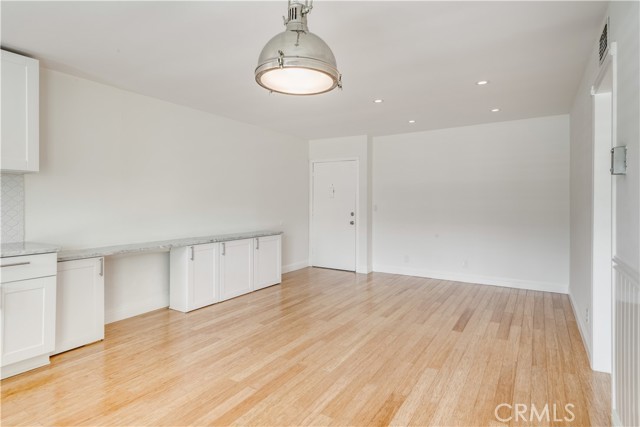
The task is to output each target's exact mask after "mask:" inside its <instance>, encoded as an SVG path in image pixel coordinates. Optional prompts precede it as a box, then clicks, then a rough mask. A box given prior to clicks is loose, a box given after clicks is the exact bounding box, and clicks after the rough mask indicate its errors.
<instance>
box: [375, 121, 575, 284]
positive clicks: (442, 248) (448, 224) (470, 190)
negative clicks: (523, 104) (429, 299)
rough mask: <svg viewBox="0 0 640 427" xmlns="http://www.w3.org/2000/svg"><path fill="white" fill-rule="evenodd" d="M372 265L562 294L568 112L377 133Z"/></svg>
mask: <svg viewBox="0 0 640 427" xmlns="http://www.w3.org/2000/svg"><path fill="white" fill-rule="evenodd" d="M373 269H374V271H384V272H392V273H402V274H412V275H418V276H427V277H435V278H444V279H451V280H459V281H467V282H475V283H485V284H493V285H500V286H512V287H522V288H530V289H539V290H547V291H555V292H565V293H566V292H567V289H568V283H569V118H568V116H553V117H543V118H536V119H528V120H519V121H512V122H501V123H492V124H486V125H479V126H469V127H461V128H454V129H442V130H436V131H429V132H420V133H413V134H404V135H393V136H387V137H379V138H374V141H373Z"/></svg>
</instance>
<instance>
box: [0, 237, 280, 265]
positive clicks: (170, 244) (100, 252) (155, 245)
mask: <svg viewBox="0 0 640 427" xmlns="http://www.w3.org/2000/svg"><path fill="white" fill-rule="evenodd" d="M280 234H283V232H282V231H254V232H248V233H232V234H219V235H211V236H201V237H187V238H180V239H172V240H159V241H155V242H142V243H132V244H123V245H113V246H104V247H97V248H86V249H77V250H64V251H60V252H58V261H74V260H79V259H87V258H99V257H103V256H112V255H124V254H133V253H142V252H165V251H169V250H171V249H172V248H180V247H185V246H192V245H204V244H207V243H220V242H229V241H232V240H242V239H254V238H256V237H267V236H276V235H280ZM3 256H4V255H3Z"/></svg>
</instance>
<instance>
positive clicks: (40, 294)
mask: <svg viewBox="0 0 640 427" xmlns="http://www.w3.org/2000/svg"><path fill="white" fill-rule="evenodd" d="M0 269H1V271H2V285H1V289H0V294H1V295H0V297H1V302H0V315H1V317H2V318H1V319H0V322H1V324H0V366H1V367H2V369H1V373H2V378H7V377H9V376H12V375H16V374H18V373H21V372H25V371H28V370H30V369H34V368H37V367H39V366H43V365H46V364H48V363H49V354H50V353H51V351H53V348H54V343H55V328H56V254H55V253H47V254H38V255H25V256H15V257H7V258H2V264H1V267H0Z"/></svg>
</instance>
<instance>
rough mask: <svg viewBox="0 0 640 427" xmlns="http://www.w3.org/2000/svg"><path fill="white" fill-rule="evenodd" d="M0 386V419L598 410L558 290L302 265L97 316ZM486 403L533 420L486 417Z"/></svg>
mask: <svg viewBox="0 0 640 427" xmlns="http://www.w3.org/2000/svg"><path fill="white" fill-rule="evenodd" d="M1 386H2V404H1V408H2V425H3V426H8V425H18V424H19V425H110V426H115V425H149V426H150V425H164V426H169V425H171V426H177V425H232V424H233V425H261V426H287V425H361V426H365V425H366V426H371V425H388V424H391V425H442V426H444V425H447V426H453V425H456V426H463V425H465V426H471V425H532V424H533V425H538V424H540V425H554V426H562V425H572V426H586V425H600V426H601V425H609V417H608V414H609V411H610V409H609V403H608V402H609V401H610V392H609V387H610V384H609V376H608V375H606V374H598V373H594V372H592V371H591V370H590V368H589V366H588V361H587V356H586V353H585V350H584V348H583V345H582V342H581V339H580V334H579V332H578V329H577V327H576V322H575V319H574V316H573V313H572V310H571V307H570V302H569V299H568V298H567V296H566V295H559V294H552V293H543V292H532V291H524V290H516V289H509V288H499V287H492V286H481V285H470V284H462V283H453V282H447V281H440V280H432V279H422V278H416V277H407V276H397V275H391V274H381V273H374V274H370V275H355V274H352V273H346V272H340V271H332V270H322V269H312V268H308V269H304V270H300V271H296V272H293V273H289V274H287V275H285V276H284V280H283V283H282V285H280V286H274V287H271V288H268V289H264V290H262V291H259V292H255V293H252V294H249V295H245V296H242V297H239V298H236V299H234V300H231V301H226V302H223V303H220V304H217V305H214V306H211V307H207V308H204V309H201V310H198V311H195V312H192V313H189V314H182V313H178V312H175V311H170V310H168V309H163V310H158V311H154V312H152V313H148V314H145V315H142V316H138V317H135V318H132V319H127V320H124V321H121V322H117V323H113V324H110V325H107V327H106V339H105V341H103V342H101V343H97V344H93V345H90V346H87V347H84V348H81V349H77V350H73V351H70V352H67V353H64V354H61V355H58V356H55V357H53V358H52V360H51V365H50V366H48V367H44V368H40V369H38V370H35V371H32V372H29V373H25V374H22V375H19V376H17V377H13V378H9V379H7V380H4V381H2V384H1ZM500 403H507V404H510V405H513V406H514V407H515V405H516V404H522V405H527V407H526V408H527V411H529V409H528V408H530V405H531V404H534V405H536V409H537V410H538V412H542V413H543V420H542V421H541V422H538V421H537V418H535V417H534V422H533V423H529V422H528V421H527V422H522V420H521V419H519V420H518V422H515V420H512V421H511V422H506V423H501V422H499V421H498V420H497V419H496V416H495V413H494V411H495V408H496V406H497V405H499V404H500ZM545 404H547V405H548V407H549V409H550V417H551V420H550V421H547V420H546V417H544V412H543V411H544V406H545ZM554 404H556V405H557V408H558V411H557V413H556V416H557V418H561V419H562V418H564V417H565V416H566V417H568V418H569V419H570V418H571V414H570V413H569V412H566V411H565V405H567V404H572V405H574V407H573V408H572V407H569V410H570V411H571V412H572V413H573V414H574V415H575V420H573V421H572V422H565V421H553V405H554ZM520 408H524V407H520ZM498 415H499V416H500V418H503V419H504V418H508V417H509V415H510V412H509V410H508V408H506V407H503V408H502V410H501V411H500V412H499V413H498ZM524 415H525V416H526V418H527V419H529V417H530V412H526V413H524Z"/></svg>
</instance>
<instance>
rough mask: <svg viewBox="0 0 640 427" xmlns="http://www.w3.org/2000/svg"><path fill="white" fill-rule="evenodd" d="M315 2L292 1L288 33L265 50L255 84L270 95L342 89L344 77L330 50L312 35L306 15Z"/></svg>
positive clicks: (285, 19) (266, 46) (286, 22)
mask: <svg viewBox="0 0 640 427" xmlns="http://www.w3.org/2000/svg"><path fill="white" fill-rule="evenodd" d="M312 3H313V0H311V1H309V0H305V1H302V0H289V13H288V15H287V18H284V24H285V26H286V27H287V29H286V30H285V31H284V32H282V33H280V34H277V35H276V36H275V37H273V38H272V39H271V40H269V42H268V43H267V44H266V45H265V47H264V48H263V49H262V53H260V57H259V58H258V67H257V68H256V71H255V76H256V82H257V83H258V84H259V85H260V86H262V87H263V88H265V89H267V90H269V91H270V92H278V93H284V94H288V95H317V94H320V93H325V92H329V91H331V90H333V89H335V88H336V87H339V88H342V81H341V78H342V76H341V75H340V72H339V71H338V66H337V65H336V58H335V57H334V56H333V52H331V49H330V48H329V46H328V45H327V44H326V43H325V42H324V41H323V40H322V39H321V38H320V37H318V36H316V35H315V34H313V33H310V32H309V28H308V27H307V15H308V14H309V12H311V9H312V8H313V4H312Z"/></svg>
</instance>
